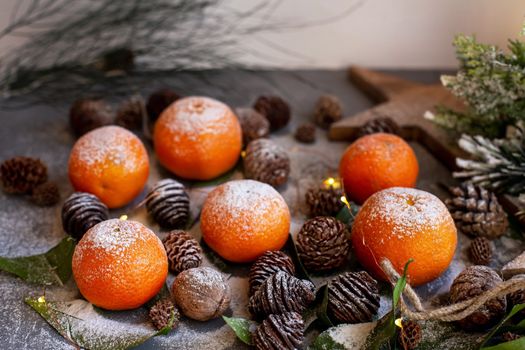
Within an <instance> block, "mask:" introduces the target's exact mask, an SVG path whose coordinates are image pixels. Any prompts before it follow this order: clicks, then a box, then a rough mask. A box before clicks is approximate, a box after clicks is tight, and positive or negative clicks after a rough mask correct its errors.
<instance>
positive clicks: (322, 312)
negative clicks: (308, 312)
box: [317, 284, 334, 327]
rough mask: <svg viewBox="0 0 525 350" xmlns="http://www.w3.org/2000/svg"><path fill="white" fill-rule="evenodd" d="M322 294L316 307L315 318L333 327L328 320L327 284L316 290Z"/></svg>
mask: <svg viewBox="0 0 525 350" xmlns="http://www.w3.org/2000/svg"><path fill="white" fill-rule="evenodd" d="M317 293H318V294H319V295H321V296H322V301H321V304H320V305H319V308H318V309H317V318H318V319H319V320H320V321H321V322H322V323H323V324H324V325H325V326H327V327H333V326H334V323H333V322H332V320H330V317H329V316H328V284H325V285H324V286H322V287H321V288H319V291H318V292H317Z"/></svg>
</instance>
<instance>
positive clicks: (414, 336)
mask: <svg viewBox="0 0 525 350" xmlns="http://www.w3.org/2000/svg"><path fill="white" fill-rule="evenodd" d="M401 326H402V328H401V330H400V331H399V335H398V338H397V339H398V342H399V344H400V345H401V346H402V347H403V349H404V350H414V349H415V348H416V347H417V346H418V344H419V342H420V341H421V337H422V333H421V332H422V331H421V326H420V325H419V323H417V322H415V321H412V320H402V321H401Z"/></svg>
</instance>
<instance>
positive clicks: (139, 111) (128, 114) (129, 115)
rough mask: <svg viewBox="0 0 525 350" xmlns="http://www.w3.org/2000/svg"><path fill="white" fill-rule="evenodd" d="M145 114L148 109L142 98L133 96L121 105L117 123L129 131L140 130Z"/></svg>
mask: <svg viewBox="0 0 525 350" xmlns="http://www.w3.org/2000/svg"><path fill="white" fill-rule="evenodd" d="M145 113H146V107H145V106H144V100H143V99H142V97H140V96H133V97H131V98H129V99H127V100H125V101H124V102H122V103H121V104H120V106H119V108H118V110H117V117H116V120H115V123H116V124H117V125H119V126H122V127H123V128H126V129H129V130H140V129H142V125H143V120H144V117H145Z"/></svg>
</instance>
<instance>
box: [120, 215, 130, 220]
mask: <svg viewBox="0 0 525 350" xmlns="http://www.w3.org/2000/svg"><path fill="white" fill-rule="evenodd" d="M119 219H120V220H122V221H126V220H127V219H128V216H127V215H126V214H124V215H121V216H120V218H119Z"/></svg>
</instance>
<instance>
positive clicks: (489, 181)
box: [454, 127, 525, 196]
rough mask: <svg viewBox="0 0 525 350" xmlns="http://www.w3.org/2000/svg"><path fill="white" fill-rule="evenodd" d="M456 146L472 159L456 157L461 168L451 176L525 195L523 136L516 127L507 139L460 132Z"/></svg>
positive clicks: (524, 143) (496, 189)
mask: <svg viewBox="0 0 525 350" xmlns="http://www.w3.org/2000/svg"><path fill="white" fill-rule="evenodd" d="M459 146H460V147H461V148H462V149H463V150H465V151H466V152H468V153H469V154H470V155H471V156H472V159H462V158H458V159H457V160H456V163H457V165H458V166H459V167H460V168H462V169H463V170H462V171H459V172H455V173H454V176H455V177H458V178H463V179H468V180H470V181H472V182H474V183H478V184H480V185H482V186H485V187H487V188H490V189H492V190H493V191H497V192H500V193H502V192H505V193H509V194H512V195H521V196H525V136H524V132H523V129H521V128H519V127H517V128H516V134H515V135H514V136H512V137H509V138H506V139H496V140H490V139H487V138H485V137H483V136H470V135H465V134H464V135H462V136H461V138H460V140H459Z"/></svg>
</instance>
